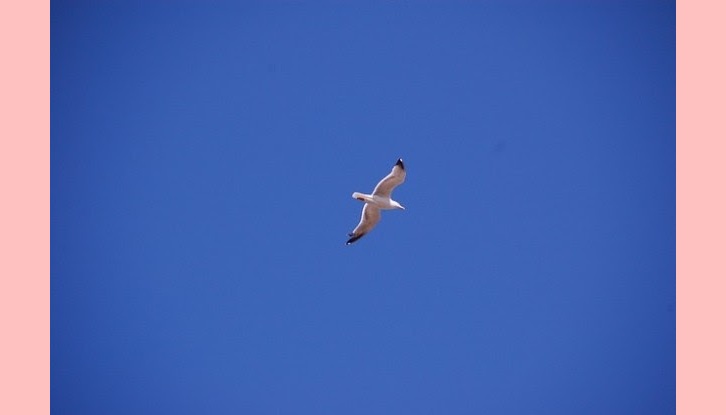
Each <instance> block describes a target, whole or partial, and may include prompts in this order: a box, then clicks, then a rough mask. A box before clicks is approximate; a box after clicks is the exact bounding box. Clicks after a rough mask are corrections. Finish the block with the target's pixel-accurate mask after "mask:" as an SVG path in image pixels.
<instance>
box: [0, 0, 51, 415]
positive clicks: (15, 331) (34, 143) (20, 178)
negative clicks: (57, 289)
mask: <svg viewBox="0 0 726 415" xmlns="http://www.w3.org/2000/svg"><path fill="white" fill-rule="evenodd" d="M0 52H1V56H2V64H1V65H0V194H2V202H0V329H1V330H0V333H2V340H0V414H43V413H45V414H47V413H49V412H50V370H49V369H50V4H49V2H48V0H45V1H38V0H25V1H4V2H0Z"/></svg>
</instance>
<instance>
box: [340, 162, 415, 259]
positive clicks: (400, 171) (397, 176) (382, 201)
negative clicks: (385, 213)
mask: <svg viewBox="0 0 726 415" xmlns="http://www.w3.org/2000/svg"><path fill="white" fill-rule="evenodd" d="M404 179H406V170H405V169H404V167H403V160H401V159H398V161H397V162H396V164H395V165H394V166H393V169H392V170H391V172H390V173H389V174H388V176H386V177H384V178H383V179H382V180H381V181H380V182H378V184H377V185H376V188H375V189H373V194H370V195H367V194H364V193H358V192H354V193H353V199H358V200H360V201H361V202H363V203H365V205H363V212H362V213H361V215H360V222H359V223H358V226H356V227H355V229H353V232H351V233H349V234H348V236H350V239H348V242H346V243H345V244H346V245H350V244H352V243H353V242H355V241H357V240H358V239H360V238H362V237H363V235H365V234H367V233H368V232H370V231H371V229H373V227H374V226H376V224H377V223H378V221H379V220H381V209H385V210H390V209H404V210H405V209H406V208H404V207H403V206H401V204H400V203H398V202H396V201H395V200H393V199H391V192H392V191H393V189H395V188H396V186H398V185H399V184H401V183H403V180H404Z"/></svg>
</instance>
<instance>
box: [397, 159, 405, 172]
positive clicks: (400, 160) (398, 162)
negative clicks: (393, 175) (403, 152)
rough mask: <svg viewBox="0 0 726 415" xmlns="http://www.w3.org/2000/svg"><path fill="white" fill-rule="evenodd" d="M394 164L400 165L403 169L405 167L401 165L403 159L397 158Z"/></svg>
mask: <svg viewBox="0 0 726 415" xmlns="http://www.w3.org/2000/svg"><path fill="white" fill-rule="evenodd" d="M396 166H401V168H402V169H404V170H405V169H406V168H405V167H403V159H398V161H397V162H396Z"/></svg>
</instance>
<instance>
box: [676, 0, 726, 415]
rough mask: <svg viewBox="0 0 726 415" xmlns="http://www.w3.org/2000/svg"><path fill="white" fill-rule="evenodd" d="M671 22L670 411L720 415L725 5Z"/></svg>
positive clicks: (691, 5)
mask: <svg viewBox="0 0 726 415" xmlns="http://www.w3.org/2000/svg"><path fill="white" fill-rule="evenodd" d="M676 15H677V17H676V18H677V25H676V30H677V35H676V49H677V51H676V53H677V58H676V73H677V86H676V97H677V106H676V113H677V118H676V119H677V121H676V122H677V124H676V135H677V161H676V169H677V170H676V171H677V175H676V191H677V196H676V212H677V219H676V221H677V222H676V223H677V224H676V235H677V243H676V250H677V264H676V273H677V289H676V290H677V301H678V306H677V308H678V309H677V313H676V330H677V341H676V350H677V352H676V362H677V363H676V372H677V393H676V407H677V411H678V413H682V414H726V399H724V396H723V394H724V373H726V357H724V356H726V354H725V352H724V351H725V350H726V333H724V328H726V321H724V318H725V317H726V313H725V312H724V311H725V308H726V307H724V304H726V299H724V294H726V266H725V265H724V260H723V258H724V256H725V255H726V237H725V236H724V235H726V220H724V218H725V217H726V169H724V165H726V159H724V156H726V151H725V150H726V128H724V125H725V124H724V123H725V122H726V98H725V97H726V82H725V81H724V76H725V75H724V74H726V59H725V58H724V53H723V52H724V39H726V29H725V28H724V24H723V21H724V17H726V4H725V3H724V2H722V1H718V0H712V1H704V0H701V1H694V0H691V1H685V0H682V1H679V2H678V3H677V14H676Z"/></svg>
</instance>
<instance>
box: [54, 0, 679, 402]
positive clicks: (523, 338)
mask: <svg viewBox="0 0 726 415" xmlns="http://www.w3.org/2000/svg"><path fill="white" fill-rule="evenodd" d="M124 3H129V4H124ZM399 157H402V158H403V159H404V160H405V162H406V167H407V171H408V177H407V180H406V183H404V184H403V185H402V186H401V187H399V188H398V189H397V190H396V192H395V193H394V196H395V198H396V199H397V200H399V201H400V202H401V203H402V204H403V205H404V206H406V210H405V211H388V212H384V213H383V219H382V220H381V222H380V224H379V225H378V227H377V228H376V229H374V230H373V232H371V233H370V234H369V235H367V236H365V237H364V238H362V239H361V240H360V241H358V242H357V243H356V244H355V245H352V246H345V245H344V243H345V241H346V240H347V236H346V234H347V233H348V232H350V231H351V230H352V229H353V227H354V226H355V225H356V224H357V222H358V219H359V216H360V209H361V204H360V202H358V201H356V200H354V199H352V198H351V193H352V192H353V191H361V192H368V191H370V190H372V188H373V186H374V185H375V183H376V182H377V181H378V180H379V179H380V178H381V177H382V176H383V175H384V174H386V173H387V172H388V171H390V168H391V166H392V165H393V163H395V161H396V159H398V158H399ZM51 174H52V177H51V203H52V205H51V324H52V326H51V359H52V360H51V399H52V412H53V414H57V415H61V414H69V415H70V414H73V415H85V414H89V415H98V414H104V415H113V414H517V415H518V414H558V415H562V414H578V415H579V414H639V415H640V414H658V415H661V414H673V413H675V1H653V2H626V1H613V2H610V1H583V2H576V1H558V2H544V1H536V2H535V1H533V2H527V1H517V2H512V3H507V2H497V3H494V2H489V3H485V4H478V3H476V2H444V1H438V2H436V1H431V2H383V1H374V2H372V3H368V4H366V5H363V2H325V3H316V2H307V4H302V2H284V3H283V2H275V3H251V2H241V3H239V4H232V3H231V2H201V1H200V2H192V1H186V2H168V1H149V2H135V3H132V2H113V1H105V2H77V1H63V0H58V1H53V2H52V3H51Z"/></svg>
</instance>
